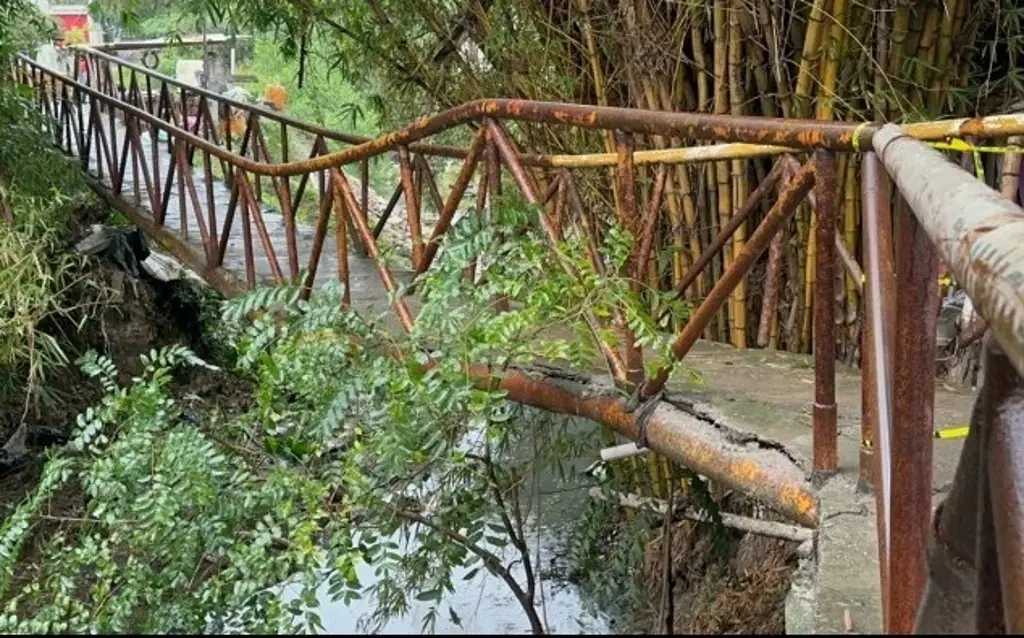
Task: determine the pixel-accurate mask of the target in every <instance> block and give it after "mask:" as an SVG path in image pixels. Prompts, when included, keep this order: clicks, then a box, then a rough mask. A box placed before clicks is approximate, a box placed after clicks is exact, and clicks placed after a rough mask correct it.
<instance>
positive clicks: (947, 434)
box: [935, 425, 970, 439]
mask: <svg viewBox="0 0 1024 638" xmlns="http://www.w3.org/2000/svg"><path fill="white" fill-rule="evenodd" d="M969 430H970V427H968V426H966V425H960V426H956V427H952V428H942V429H940V430H935V438H937V439H962V438H964V437H965V436H967V432H968V431H969Z"/></svg>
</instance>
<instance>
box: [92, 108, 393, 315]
mask: <svg viewBox="0 0 1024 638" xmlns="http://www.w3.org/2000/svg"><path fill="white" fill-rule="evenodd" d="M83 112H84V117H85V118H88V117H89V115H90V114H89V111H88V107H84V108H83ZM99 123H100V125H101V127H102V130H103V135H105V136H106V137H107V139H111V138H112V136H111V132H110V125H109V121H108V120H107V118H106V117H105V116H103V117H100V118H99ZM125 135H126V129H125V127H124V125H123V124H122V123H121V121H120V120H115V125H114V132H113V139H116V140H117V145H116V146H117V149H118V151H119V152H120V149H121V148H122V144H124V138H125ZM139 140H140V144H139V145H140V148H141V150H142V156H143V157H144V158H146V159H147V160H149V159H150V158H152V157H153V155H152V146H153V139H152V136H151V135H150V134H149V132H147V131H142V132H140V134H139ZM159 143H160V151H159V152H158V153H157V156H158V157H159V161H160V176H161V178H162V179H166V176H167V174H168V172H169V171H170V170H171V163H172V162H173V159H174V158H173V156H172V155H171V154H169V153H168V152H167V149H166V144H167V143H166V138H165V137H163V136H161V139H160V141H159ZM102 152H103V150H102V147H100V146H98V145H97V144H95V143H94V144H92V145H91V147H90V149H89V173H90V174H91V175H93V176H94V177H95V176H97V175H100V174H102V178H101V179H100V181H101V182H102V183H103V184H104V185H106V186H107V187H108V188H112V187H113V184H112V183H111V180H110V175H109V171H107V170H106V164H105V163H104V164H103V166H102V167H101V166H100V162H101V161H103V162H105V160H103V159H102V157H101V153H102ZM198 161H199V160H198V159H197V160H196V162H197V163H196V165H195V169H194V170H193V172H192V179H193V181H194V183H195V188H196V193H197V194H198V196H199V200H200V205H201V206H202V207H204V208H205V206H206V196H207V195H206V193H207V184H206V178H205V176H204V174H203V171H202V170H200V169H199V166H200V164H199V163H198ZM178 185H179V179H178V175H177V173H176V174H175V179H174V182H173V186H172V188H171V189H170V191H169V194H168V204H167V213H166V216H165V218H164V225H165V226H166V227H167V229H168V230H169V231H171V232H173V233H176V234H178V235H179V237H180V236H181V227H182V221H181V220H182V214H183V213H184V216H185V219H187V220H188V237H187V239H186V240H185V242H186V243H187V244H188V245H189V246H191V247H192V248H193V249H194V250H195V251H196V252H198V253H201V252H202V250H203V244H202V241H201V237H200V234H199V229H198V228H197V227H196V222H195V219H196V212H195V209H194V207H193V205H192V201H191V198H190V196H189V194H188V192H187V191H179V188H178ZM317 187H318V186H317V185H316V184H312V183H311V184H310V185H309V188H310V189H315V188H317ZM136 188H137V189H138V190H137V191H136ZM264 188H266V185H264ZM209 189H210V191H212V196H213V201H214V206H215V210H218V211H226V210H227V209H228V204H229V202H230V200H231V191H230V189H229V187H228V186H227V185H226V184H225V182H224V181H223V180H221V179H219V178H218V177H216V176H214V178H213V179H212V180H211V183H210V186H209ZM136 192H138V193H140V194H141V197H140V198H138V199H136V197H135V193H136ZM182 194H184V197H182ZM121 199H123V200H125V201H127V202H128V203H129V204H130V205H132V206H134V207H136V208H138V209H140V210H141V211H142V212H144V213H146V214H148V215H149V216H150V217H153V216H154V211H153V210H152V206H151V205H150V203H149V201H148V200H147V199H146V184H145V179H144V173H143V172H142V169H141V168H140V169H139V170H138V174H136V167H135V164H134V163H133V162H132V161H131V156H130V155H129V160H128V161H127V162H126V163H125V176H124V182H123V184H122V188H121ZM260 210H261V212H262V215H263V221H264V223H265V225H266V228H267V233H268V235H269V236H270V241H271V244H272V245H273V248H274V252H275V253H276V254H277V258H278V261H279V263H280V265H281V268H282V269H283V270H285V272H286V273H287V261H286V260H287V246H286V239H285V226H284V217H283V216H282V215H281V213H280V211H278V210H276V209H274V208H273V207H271V206H269V205H267V204H266V203H263V204H261V205H260ZM201 214H204V215H205V211H201ZM218 223H223V222H222V220H218ZM241 223H242V222H241V215H240V213H236V215H235V220H234V224H235V228H236V229H238V230H235V231H233V232H232V233H231V235H230V236H229V238H228V244H227V251H226V252H225V254H224V263H223V266H222V267H223V269H224V270H226V271H228V272H229V273H231V274H233V275H234V276H235V277H237V278H238V279H239V280H240V281H244V279H245V248H244V240H243V235H242V233H241V232H239V231H240V226H241ZM250 223H251V222H250ZM250 231H251V233H252V236H253V238H254V246H255V248H254V250H253V262H254V266H255V271H256V279H257V281H258V282H264V283H271V282H272V281H273V279H274V277H273V271H272V270H271V267H270V261H269V259H268V258H267V257H266V256H265V254H264V253H263V250H262V245H261V244H260V243H259V239H258V234H257V229H256V227H255V225H252V228H251V229H250ZM315 232H316V230H315V228H314V227H313V225H311V224H308V223H304V222H302V221H297V222H296V239H297V244H298V246H297V247H298V254H299V256H300V261H303V260H304V259H305V258H306V256H308V255H310V254H312V246H313V237H314V234H315ZM329 241H330V240H329ZM354 252H355V251H350V255H349V260H348V263H349V273H350V278H351V279H350V282H351V294H352V303H353V304H354V305H357V306H360V307H363V308H370V307H372V308H373V309H374V310H375V311H378V312H380V311H383V310H385V309H386V307H387V295H386V294H385V293H384V290H383V288H382V287H381V285H380V278H379V276H378V274H377V270H376V267H375V266H374V264H373V262H372V261H371V260H369V259H365V258H360V257H358V256H356V255H353V254H351V253H354ZM337 262H338V259H337V256H336V253H335V251H334V250H330V249H327V248H326V247H325V249H324V250H323V251H322V252H321V253H320V261H319V262H318V266H317V272H316V279H315V281H314V286H315V287H320V286H323V285H324V284H325V283H327V282H328V281H333V280H336V279H337V273H338V263H337ZM304 265H305V263H304V261H303V263H300V267H302V266H304ZM392 272H393V274H394V275H395V278H396V279H397V280H399V281H401V282H404V283H408V282H409V281H411V279H412V274H411V273H410V272H409V271H408V270H402V269H399V268H397V267H392Z"/></svg>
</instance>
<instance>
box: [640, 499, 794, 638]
mask: <svg viewBox="0 0 1024 638" xmlns="http://www.w3.org/2000/svg"><path fill="white" fill-rule="evenodd" d="M720 507H721V508H722V510H723V511H729V512H733V513H736V514H740V515H744V516H755V517H757V518H762V519H765V520H776V521H784V520H785V518H784V517H782V516H781V515H778V514H776V513H775V512H772V511H770V510H766V509H765V508H764V507H763V506H758V504H757V503H756V502H755V501H753V500H751V499H749V498H747V497H745V496H742V495H739V494H736V493H728V494H726V495H725V496H724V498H722V499H721V501H720ZM663 537H664V534H663V533H662V531H661V528H660V527H659V529H658V530H656V531H655V532H654V534H653V535H652V538H651V540H650V541H649V542H648V544H647V547H646V551H645V556H644V566H643V582H644V583H647V584H648V585H647V587H646V599H647V600H648V601H650V604H649V605H648V606H647V608H646V609H643V610H640V612H639V614H638V615H637V616H636V618H635V621H634V622H633V623H632V625H633V626H630V627H623V628H622V630H624V631H628V632H633V631H637V632H643V633H648V634H663V633H665V626H664V615H663V614H664V612H663V609H662V596H663V586H664V564H665V562H664V555H665V554H664V551H665V547H664V544H663V542H662V539H663ZM797 547H798V544H797V543H794V542H791V541H784V540H780V539H775V538H769V537H765V536H758V535H754V534H747V533H744V532H739V531H737V530H733V529H725V528H719V529H718V530H716V529H714V528H712V527H711V526H710V525H708V524H698V523H695V522H692V521H689V520H677V521H675V522H674V524H673V529H672V547H671V554H672V593H673V600H674V603H673V610H672V619H673V622H672V628H673V633H676V634H762V635H764V634H784V633H785V602H786V596H787V594H788V593H789V587H790V583H791V581H792V574H793V572H794V571H795V570H796V567H797V560H798V559H797V554H796V551H797Z"/></svg>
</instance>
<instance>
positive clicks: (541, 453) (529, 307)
mask: <svg viewBox="0 0 1024 638" xmlns="http://www.w3.org/2000/svg"><path fill="white" fill-rule="evenodd" d="M537 224H538V217H537V210H536V209H535V208H534V207H531V206H527V205H524V204H523V203H522V202H517V201H515V200H505V201H503V202H502V205H501V206H497V207H494V208H493V209H492V210H491V211H490V212H489V213H488V214H487V215H485V216H483V217H476V216H468V217H466V218H464V219H462V220H460V221H459V222H458V223H457V224H456V225H455V226H454V227H453V229H452V233H451V235H450V236H449V237H448V238H447V240H446V242H445V244H444V246H443V249H442V250H441V252H440V253H439V255H438V259H437V263H436V268H433V269H431V270H430V271H429V272H428V273H427V274H425V275H423V276H422V277H421V278H420V279H418V280H417V281H416V282H415V285H416V286H417V287H418V288H419V291H420V294H421V298H422V300H423V304H422V308H421V310H420V314H419V318H418V321H417V325H416V328H415V330H414V331H413V332H412V333H411V334H409V335H406V336H396V335H395V334H394V333H393V332H391V331H389V330H388V329H387V328H386V326H385V323H384V321H383V320H382V318H381V317H368V318H367V317H362V316H360V315H359V314H357V313H356V312H354V311H352V310H350V309H348V308H345V307H344V306H343V305H342V303H341V299H342V290H341V289H340V286H339V285H337V284H335V285H333V286H328V287H326V288H324V289H322V290H320V291H318V293H317V294H315V295H313V296H312V298H311V299H309V300H304V299H302V298H301V296H300V295H299V289H298V288H296V287H281V288H266V289H258V290H256V291H253V292H251V293H249V294H247V295H244V296H242V297H240V298H239V299H236V300H233V301H231V302H228V303H227V304H225V305H224V307H223V312H222V314H221V322H220V326H221V338H222V339H223V340H224V341H225V343H227V344H229V345H230V346H231V347H233V348H234V349H235V350H236V351H237V355H238V356H237V361H236V367H237V370H238V372H239V373H240V374H244V375H247V376H249V377H250V378H252V379H253V380H254V381H255V382H256V389H255V396H254V405H253V407H252V408H251V410H250V411H248V412H247V413H244V414H239V415H231V416H230V417H228V418H226V419H210V420H209V421H208V422H207V423H199V422H198V421H197V420H193V419H182V418H181V417H180V415H181V410H180V408H178V406H177V404H176V402H175V400H174V398H173V394H174V389H173V386H172V379H173V376H172V371H173V370H174V369H176V368H182V367H194V366H204V365H206V364H205V363H204V362H203V361H202V360H200V359H199V358H198V357H196V356H195V355H194V354H193V353H192V352H190V351H189V350H187V349H185V348H182V347H170V348H165V349H162V350H158V351H154V352H151V353H149V354H147V355H145V356H144V357H143V358H142V364H143V367H144V371H143V373H142V374H140V375H139V376H138V377H137V378H135V379H133V380H132V383H131V384H130V385H129V386H127V387H124V386H121V385H119V384H118V382H117V370H116V368H115V367H114V365H113V363H111V362H110V361H109V360H107V359H105V358H103V357H100V356H97V355H95V354H90V355H88V356H85V357H83V358H82V359H81V360H80V366H81V368H82V370H83V372H84V373H85V374H87V375H88V376H90V377H92V378H95V379H96V380H97V381H98V382H99V383H100V385H101V386H102V388H103V390H104V393H105V396H104V397H103V399H102V401H101V402H100V404H99V405H97V406H94V407H93V408H90V409H89V410H87V411H86V412H85V413H84V414H82V415H81V416H80V417H79V419H78V426H77V428H76V430H75V433H74V439H73V441H72V443H71V444H70V445H69V446H68V448H67V449H66V450H65V451H62V452H60V453H58V454H57V455H56V456H55V458H54V459H52V460H50V461H49V463H48V464H47V468H46V476H50V475H51V473H53V474H52V475H53V476H55V477H57V478H54V479H50V480H49V482H44V485H43V487H42V488H40V489H39V490H37V491H36V493H35V494H33V495H32V497H30V499H29V500H28V501H27V502H26V504H24V505H22V507H21V508H20V509H19V510H18V512H17V515H16V516H15V517H14V518H13V519H12V521H13V522H12V523H11V524H10V525H8V527H6V528H4V530H3V531H2V532H0V534H2V535H0V559H2V560H4V561H6V562H5V563H3V564H5V565H8V566H11V565H17V560H18V555H19V548H20V547H21V546H22V545H23V544H24V540H25V538H26V534H28V530H29V529H31V525H32V522H33V521H36V520H38V517H39V512H40V510H41V509H42V507H43V504H44V503H45V501H46V500H47V499H48V498H49V495H51V494H52V493H53V490H54V489H56V488H54V487H53V485H54V484H55V483H54V482H55V481H58V479H59V482H60V484H64V485H69V486H70V485H77V486H80V489H81V490H82V492H83V494H84V498H85V510H86V511H85V513H84V514H83V515H82V516H81V518H80V519H79V520H77V521H76V522H75V523H74V524H72V525H69V526H66V527H62V528H60V529H58V530H57V531H55V532H53V533H52V534H50V535H49V536H48V537H47V538H46V540H45V545H44V551H43V553H42V558H41V563H40V565H38V569H37V570H36V571H34V572H32V577H31V578H29V579H28V580H27V582H14V581H13V580H12V579H11V577H10V573H11V570H10V569H9V570H8V572H7V573H8V577H7V580H5V581H3V582H4V583H6V587H8V588H10V589H11V592H12V595H11V597H10V598H9V600H8V602H7V604H6V607H5V611H4V614H3V616H2V617H0V627H3V629H5V630H8V631H16V630H17V631H32V632H42V631H66V632H129V631H135V632H140V633H156V632H160V633H167V632H171V631H189V632H204V631H219V630H222V629H227V628H232V629H241V630H244V631H247V632H252V631H264V632H269V631H293V630H297V629H315V628H317V627H318V626H319V624H320V621H319V618H318V616H317V614H316V606H317V596H316V592H317V591H318V589H319V588H321V586H323V585H326V588H327V590H328V591H329V595H330V596H331V597H332V598H334V599H336V600H341V601H349V600H352V599H354V598H356V597H359V596H363V595H367V596H370V597H372V598H373V600H374V601H375V603H376V606H375V612H374V614H373V615H372V617H371V618H369V619H368V623H369V627H370V628H374V627H379V626H380V625H381V623H383V622H384V621H385V620H386V619H388V618H390V617H392V616H395V615H399V614H403V613H405V612H406V611H407V610H408V609H409V608H410V604H411V603H412V602H413V601H421V602H427V603H429V608H428V611H427V613H426V616H425V617H424V619H423V620H424V628H425V629H430V628H431V627H432V626H433V622H434V621H435V620H436V618H437V615H438V614H439V613H442V610H443V607H442V604H443V601H444V599H445V596H446V595H447V594H448V593H450V592H452V591H454V588H455V586H456V584H455V582H453V574H454V573H455V571H456V570H459V569H461V570H468V571H469V572H470V573H477V572H479V570H486V571H488V572H490V573H492V574H494V575H496V576H497V577H499V578H501V579H502V580H503V581H504V582H505V583H506V584H507V586H508V587H509V588H510V589H511V590H512V591H513V593H514V594H515V596H516V598H517V599H518V600H519V603H520V605H521V606H522V608H523V610H524V612H525V613H526V614H527V615H528V616H529V617H530V620H531V623H532V624H533V625H534V628H535V629H537V628H541V627H542V621H541V620H540V618H539V615H538V612H537V610H536V609H535V600H534V596H535V592H536V585H537V583H536V575H535V574H536V573H538V571H539V570H535V569H533V568H531V569H530V570H525V571H524V572H522V574H521V575H518V576H517V575H515V572H514V571H513V564H514V563H516V562H518V563H520V564H523V565H531V567H533V566H534V563H535V561H536V560H537V557H536V556H534V555H533V553H532V552H531V549H530V545H529V544H528V543H527V538H526V534H527V531H526V530H527V528H528V525H529V523H528V520H527V519H528V517H529V512H528V510H527V509H526V508H525V507H524V504H525V503H529V502H531V490H535V489H537V487H536V483H532V482H531V481H530V480H529V477H530V476H531V475H532V474H533V473H534V472H536V471H537V470H538V469H539V468H542V467H550V468H556V469H558V468H559V465H560V461H561V459H563V458H565V457H566V456H568V455H571V454H573V446H574V442H573V441H572V440H571V439H569V438H568V437H566V436H565V434H564V429H563V428H562V427H561V426H560V425H559V423H551V422H544V423H542V422H541V421H539V420H538V419H535V418H532V417H531V416H530V414H529V413H527V412H526V411H525V410H524V408H522V407H521V406H518V405H516V404H512V403H510V402H508V401H507V400H506V398H505V395H504V392H503V391H501V390H499V389H497V386H496V385H491V386H487V387H485V386H482V385H481V384H479V382H477V381H475V380H474V379H473V378H471V377H470V376H469V375H467V374H466V367H465V366H466V364H467V363H469V362H473V363H477V364H481V363H482V364H485V365H488V366H490V368H491V370H492V371H493V373H494V374H495V375H496V376H499V377H500V375H501V374H502V371H503V370H504V369H506V368H507V367H508V366H510V365H523V364H527V363H530V362H532V361H537V360H544V361H555V362H564V363H568V364H574V365H579V366H583V365H586V364H588V363H589V362H590V361H592V360H593V358H594V356H595V353H596V347H595V342H594V335H593V334H591V333H590V332H589V331H588V329H587V327H586V322H585V321H584V314H585V313H586V312H593V313H595V314H607V313H608V312H610V310H609V309H610V307H611V304H612V303H621V302H623V301H624V302H625V303H626V304H627V306H628V305H629V304H632V305H633V306H635V308H636V309H635V310H630V311H629V313H627V316H631V317H632V316H635V317H636V318H635V320H634V321H635V323H636V327H637V334H639V335H644V336H645V337H647V338H650V335H653V334H654V332H655V326H654V323H653V321H652V320H651V319H650V318H649V317H647V318H646V319H644V318H643V317H642V313H641V311H640V310H639V308H640V302H639V300H638V299H637V295H635V294H634V293H632V292H631V291H630V289H629V285H628V282H627V281H626V280H624V279H622V278H620V277H617V276H614V275H609V276H605V277H597V275H595V274H593V273H591V272H590V271H589V270H588V269H587V268H588V267H587V266H586V264H585V260H584V257H583V251H582V248H581V246H579V245H578V244H574V243H573V242H568V243H565V244H562V245H559V246H557V247H554V248H552V247H550V246H549V245H548V244H547V243H546V241H544V240H543V239H542V238H541V237H542V234H541V231H540V229H539V228H538V227H537ZM631 241H632V240H631V239H630V238H629V237H628V236H623V235H617V234H615V233H611V234H610V236H609V240H608V242H607V244H606V246H604V247H603V251H604V252H605V253H606V255H607V257H608V258H609V259H610V260H611V261H613V262H614V261H615V260H616V259H618V261H619V262H621V261H622V257H621V256H622V255H623V254H625V251H628V247H629V244H630V242H631ZM474 257H479V258H480V262H479V264H478V268H477V276H478V278H479V279H480V280H481V282H482V283H480V284H479V285H472V284H471V282H469V281H467V279H466V278H465V276H464V271H465V268H466V267H467V266H468V265H469V264H470V263H471V261H472V260H473V258H474ZM566 264H570V265H576V266H578V267H579V268H580V272H582V273H584V274H581V275H569V274H567V271H566V269H564V268H563V266H564V265H566ZM500 297H504V298H506V299H507V300H508V301H509V302H510V305H511V310H510V311H508V312H501V313H499V312H496V310H495V308H494V303H493V302H494V300H495V299H496V298H500ZM630 313H631V314H630ZM645 331H650V334H648V333H647V332H645ZM52 468H56V469H52ZM510 553H511V556H510ZM623 560H627V561H632V560H634V557H632V556H627V557H626V558H624V559H623ZM360 563H366V564H369V565H371V566H372V568H373V570H374V574H375V581H374V583H373V584H372V585H370V586H368V587H364V586H363V585H362V584H361V583H360V582H359V580H358V578H357V572H356V566H357V565H359V564H360ZM282 583H289V584H291V585H295V586H298V587H299V588H300V589H301V592H302V593H301V594H300V595H299V596H298V598H296V599H295V600H294V601H292V602H289V603H286V602H285V598H284V594H283V593H282V592H283V590H282V588H281V587H278V585H280V584H282Z"/></svg>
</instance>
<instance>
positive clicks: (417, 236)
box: [398, 146, 424, 268]
mask: <svg viewBox="0 0 1024 638" xmlns="http://www.w3.org/2000/svg"><path fill="white" fill-rule="evenodd" d="M398 167H399V169H400V171H401V179H402V192H403V193H404V195H405V216H406V218H407V220H408V222H409V241H410V243H411V245H412V265H413V268H418V267H419V265H420V263H422V261H423V250H424V248H423V229H422V226H421V224H420V198H419V197H417V193H416V186H415V184H414V183H413V174H412V173H413V169H412V161H411V160H410V159H409V150H408V149H407V148H405V147H404V146H399V147H398Z"/></svg>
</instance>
